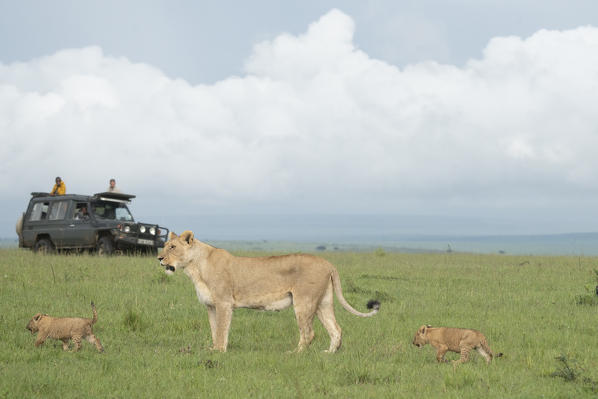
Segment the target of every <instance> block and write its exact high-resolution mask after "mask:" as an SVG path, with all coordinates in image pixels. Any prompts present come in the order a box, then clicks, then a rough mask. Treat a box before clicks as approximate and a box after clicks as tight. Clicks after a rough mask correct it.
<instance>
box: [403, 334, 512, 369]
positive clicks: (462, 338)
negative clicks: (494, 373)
mask: <svg viewBox="0 0 598 399" xmlns="http://www.w3.org/2000/svg"><path fill="white" fill-rule="evenodd" d="M426 344H430V345H432V346H433V347H434V348H436V360H437V361H438V362H445V361H446V360H445V359H444V355H445V354H446V352H448V351H451V352H457V353H459V354H461V356H460V358H459V360H455V361H454V363H455V364H458V363H465V362H466V361H468V360H469V352H471V350H472V349H475V350H477V351H478V353H479V354H480V355H482V356H483V357H484V359H486V363H490V362H491V361H492V358H493V357H494V356H496V357H500V356H502V353H498V354H497V355H494V353H493V352H492V350H491V349H490V347H489V346H488V342H487V341H486V337H485V336H484V334H482V333H481V332H479V331H477V330H471V329H465V328H449V327H432V326H421V327H420V328H419V329H418V330H417V332H416V333H415V337H414V338H413V345H415V346H417V347H419V348H421V347H423V346H424V345H426Z"/></svg>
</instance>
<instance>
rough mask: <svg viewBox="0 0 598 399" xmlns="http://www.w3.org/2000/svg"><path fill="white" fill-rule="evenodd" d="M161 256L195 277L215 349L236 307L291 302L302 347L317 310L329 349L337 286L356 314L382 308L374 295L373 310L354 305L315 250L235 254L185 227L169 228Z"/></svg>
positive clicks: (334, 340) (169, 268)
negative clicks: (256, 255)
mask: <svg viewBox="0 0 598 399" xmlns="http://www.w3.org/2000/svg"><path fill="white" fill-rule="evenodd" d="M158 259H159V260H160V265H162V266H164V267H165V268H166V272H167V273H173V272H175V271H176V270H177V269H179V268H180V269H182V270H183V271H184V272H185V274H186V275H187V276H189V278H190V279H191V280H192V281H193V284H194V285H195V291H196V292H197V297H198V298H199V302H201V303H203V304H205V305H206V306H207V308H208V318H209V321H210V329H211V330H212V344H213V349H216V350H220V351H223V352H226V347H227V345H228V332H229V328H230V323H231V319H232V313H233V309H235V308H250V309H261V310H282V309H286V308H287V307H289V306H291V304H292V305H293V307H294V309H295V316H296V318H297V324H298V325H299V344H298V346H297V351H298V352H300V351H302V350H304V349H305V348H307V347H308V346H309V344H310V343H311V341H312V340H313V338H314V331H313V319H314V316H315V315H317V316H318V318H319V319H320V321H321V322H322V324H323V325H324V328H326V331H328V335H330V347H329V348H328V350H327V352H336V350H337V349H338V348H339V347H340V346H341V328H340V327H339V325H338V324H337V323H336V318H335V317H334V306H333V301H334V295H333V290H334V292H335V293H336V296H337V298H338V300H339V301H340V303H341V305H342V306H343V308H345V309H346V310H347V311H349V312H351V313H352V314H354V315H356V316H360V317H370V316H373V315H375V314H376V313H378V309H379V308H380V303H379V302H377V301H370V302H369V303H368V308H369V309H373V310H372V311H371V312H369V313H361V312H358V311H357V310H355V309H353V308H352V307H351V305H349V303H347V301H346V300H345V298H344V297H343V291H342V289H341V283H340V279H339V275H338V271H337V270H336V268H335V267H334V266H333V265H332V264H331V263H330V262H328V261H326V260H325V259H322V258H319V257H317V256H313V255H305V254H295V255H283V256H270V257H262V258H248V257H237V256H233V255H231V254H230V253H229V252H227V251H225V250H223V249H218V248H215V247H212V246H211V245H208V244H205V243H203V242H201V241H199V240H196V239H195V238H194V237H193V232H191V231H185V232H183V233H182V234H181V235H180V236H177V235H176V234H175V233H172V232H171V233H170V234H169V236H168V241H167V242H166V244H165V245H164V249H163V251H162V252H161V253H160V254H159V255H158Z"/></svg>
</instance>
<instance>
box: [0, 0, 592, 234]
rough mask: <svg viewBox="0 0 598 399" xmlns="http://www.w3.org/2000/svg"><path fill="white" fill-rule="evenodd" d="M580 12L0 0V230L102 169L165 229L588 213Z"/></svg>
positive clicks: (524, 220) (565, 225) (492, 225)
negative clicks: (45, 197)
mask: <svg viewBox="0 0 598 399" xmlns="http://www.w3.org/2000/svg"><path fill="white" fill-rule="evenodd" d="M597 20H598V4H597V3H596V2H593V1H568V2H564V1H562V2H561V1H554V2H545V1H527V2H515V1H475V2H474V1H418V2H416V1H413V2H395V1H370V2H367V1H344V2H335V1H304V2H275V1H255V2H241V1H238V2H234V1H222V2H217V3H215V2H210V3H208V2H190V1H189V2H186V1H179V2H156V1H154V2H141V1H137V2H135V1H132V2H116V1H103V2H65V1H55V2H33V1H22V2H9V1H0V49H1V51H0V134H1V135H2V139H3V142H4V143H5V144H6V145H4V146H3V148H2V149H0V157H1V158H0V159H1V161H0V178H1V180H2V181H3V182H4V185H3V186H4V188H0V200H2V203H3V207H2V208H3V209H2V210H1V211H0V236H10V235H11V234H12V231H13V226H14V221H15V220H16V216H17V215H18V213H19V212H21V211H23V210H24V207H25V204H26V201H27V197H28V193H29V192H31V191H43V190H46V189H48V190H49V189H50V186H51V183H52V181H53V180H54V177H55V176H56V175H61V176H62V177H63V178H64V180H65V181H66V183H67V187H68V189H69V192H76V193H92V192H96V191H101V190H102V189H103V188H104V186H106V185H107V180H108V178H110V177H113V176H114V177H116V178H117V180H118V182H119V185H120V186H121V187H122V188H123V189H125V190H126V191H131V192H133V193H135V194H137V195H138V201H137V202H136V204H135V205H134V210H136V214H137V216H138V217H140V218H141V219H144V220H151V219H153V220H156V219H159V220H160V221H161V222H162V223H165V224H169V221H173V222H172V223H174V224H176V225H175V226H174V227H175V228H176V229H178V230H180V229H183V228H192V229H193V228H194V226H186V225H184V224H185V222H184V220H185V216H186V215H192V216H193V217H194V219H193V220H201V215H202V214H210V215H214V214H216V215H218V214H221V215H227V216H230V215H236V214H251V215H253V214H258V215H259V214H265V215H277V214H286V215H288V214H348V215H350V214H393V215H409V216H410V218H411V217H413V215H423V216H425V217H423V218H422V220H425V223H426V227H425V228H423V230H425V231H428V232H429V233H430V234H435V233H447V232H450V230H451V228H450V224H449V227H447V223H446V221H447V220H460V219H463V220H468V221H469V222H468V224H467V226H468V227H467V228H466V229H460V230H459V232H460V233H462V232H468V233H480V234H482V233H483V234H495V233H551V232H554V233H562V232H570V231H596V230H597V229H596V228H595V220H597V217H598V211H596V210H595V208H596V207H595V202H596V198H597V194H598V190H597V188H596V179H597V178H598V172H597V170H598V161H596V160H595V158H596V157H595V148H596V144H598V143H597V141H598V116H597V114H596V112H595V104H596V103H597V102H598V90H597V89H598V75H597V74H596V72H595V71H596V70H598V56H597V54H598V51H596V49H598V21H597ZM164 204H169V205H171V206H170V207H164ZM168 208H170V209H168ZM430 215H431V216H432V217H431V218H430ZM399 220H400V219H399ZM410 220H411V219H410ZM431 220H439V221H442V222H439V223H438V225H435V224H434V223H433V222H431ZM174 221H176V222H174ZM193 223H194V224H195V223H197V224H200V223H201V222H193ZM458 224H459V223H455V225H458ZM410 225H412V223H411V222H410ZM440 229H442V231H439V230H440ZM418 230H422V229H418ZM445 230H446V231H445ZM420 232H421V231H420Z"/></svg>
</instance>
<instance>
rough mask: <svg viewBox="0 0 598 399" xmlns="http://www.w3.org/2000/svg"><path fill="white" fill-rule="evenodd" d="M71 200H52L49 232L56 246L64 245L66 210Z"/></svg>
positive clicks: (48, 223)
mask: <svg viewBox="0 0 598 399" xmlns="http://www.w3.org/2000/svg"><path fill="white" fill-rule="evenodd" d="M70 202H71V201H70V200H62V199H61V200H55V201H51V203H50V209H49V212H48V222H47V225H46V226H47V232H48V234H49V235H50V238H51V239H52V242H54V245H55V246H56V248H62V247H64V233H65V230H66V224H65V223H66V221H65V218H66V212H67V210H68V207H69V204H70Z"/></svg>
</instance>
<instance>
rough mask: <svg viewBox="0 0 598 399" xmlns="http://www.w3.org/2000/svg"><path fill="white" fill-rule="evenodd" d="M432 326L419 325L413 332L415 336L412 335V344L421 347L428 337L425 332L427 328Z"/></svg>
mask: <svg viewBox="0 0 598 399" xmlns="http://www.w3.org/2000/svg"><path fill="white" fill-rule="evenodd" d="M430 327H432V326H421V327H420V328H419V329H418V330H417V332H416V333H415V337H413V345H415V346H417V347H418V348H421V347H422V346H424V345H425V344H427V343H428V337H427V335H426V333H427V332H428V328H430Z"/></svg>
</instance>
